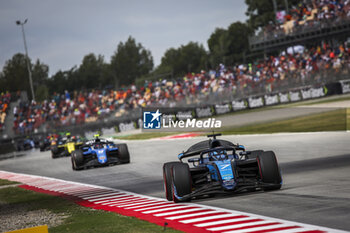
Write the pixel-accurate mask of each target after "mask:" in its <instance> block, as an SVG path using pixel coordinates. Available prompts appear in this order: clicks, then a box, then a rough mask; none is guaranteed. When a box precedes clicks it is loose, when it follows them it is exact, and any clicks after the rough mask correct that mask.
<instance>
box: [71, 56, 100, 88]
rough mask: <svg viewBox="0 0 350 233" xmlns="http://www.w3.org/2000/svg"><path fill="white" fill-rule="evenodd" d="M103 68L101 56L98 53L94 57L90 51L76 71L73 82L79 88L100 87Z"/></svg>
mask: <svg viewBox="0 0 350 233" xmlns="http://www.w3.org/2000/svg"><path fill="white" fill-rule="evenodd" d="M104 69H105V63H104V58H103V56H101V55H98V56H97V57H96V56H95V55H94V54H92V53H90V54H88V55H86V56H85V57H84V58H83V61H82V63H81V65H80V66H79V69H78V71H77V75H76V78H77V80H75V82H76V83H75V84H76V85H78V86H79V87H80V88H87V89H92V88H96V87H101V86H102V85H103V83H102V76H103V74H104ZM76 85H75V86H76Z"/></svg>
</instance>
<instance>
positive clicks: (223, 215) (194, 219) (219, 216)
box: [180, 214, 237, 223]
mask: <svg viewBox="0 0 350 233" xmlns="http://www.w3.org/2000/svg"><path fill="white" fill-rule="evenodd" d="M235 216H237V215H234V214H221V215H214V216H208V217H202V218H193V219H188V220H183V221H180V222H182V223H193V222H201V221H204V220H211V219H217V218H226V217H235Z"/></svg>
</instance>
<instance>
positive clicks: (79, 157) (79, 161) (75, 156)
mask: <svg viewBox="0 0 350 233" xmlns="http://www.w3.org/2000/svg"><path fill="white" fill-rule="evenodd" d="M71 160H72V169H73V170H81V166H82V165H83V164H84V158H83V153H82V152H81V151H80V150H75V151H73V152H72V157H71Z"/></svg>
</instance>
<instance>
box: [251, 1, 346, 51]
mask: <svg viewBox="0 0 350 233" xmlns="http://www.w3.org/2000/svg"><path fill="white" fill-rule="evenodd" d="M349 36H350V3H349V1H344V0H339V1H303V3H300V4H299V5H298V6H295V7H293V9H292V10H291V11H290V12H289V14H286V15H284V17H283V19H282V20H281V21H280V22H276V23H275V24H269V25H267V26H266V27H265V28H263V29H262V30H261V31H260V32H259V33H258V34H257V35H254V36H251V37H250V38H249V44H250V49H251V51H252V52H255V53H257V52H263V53H267V52H272V51H275V50H283V49H285V48H287V47H290V46H292V45H296V44H301V45H305V46H309V45H314V44H315V42H317V43H320V42H322V41H329V42H331V43H333V42H335V43H336V41H335V39H336V40H337V41H345V40H346V39H347V37H349Z"/></svg>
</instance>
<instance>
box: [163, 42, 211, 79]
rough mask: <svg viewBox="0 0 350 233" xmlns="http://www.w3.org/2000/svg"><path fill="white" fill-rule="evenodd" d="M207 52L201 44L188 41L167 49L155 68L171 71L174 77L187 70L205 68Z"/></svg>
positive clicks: (193, 70)
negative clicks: (185, 43) (177, 46)
mask: <svg viewBox="0 0 350 233" xmlns="http://www.w3.org/2000/svg"><path fill="white" fill-rule="evenodd" d="M207 63H208V54H207V52H206V51H205V49H204V47H203V45H199V44H198V43H196V42H189V43H188V44H187V45H182V46H180V47H179V48H177V49H175V48H170V49H168V50H167V51H166V52H165V53H164V55H163V57H162V60H161V64H160V66H159V67H158V68H157V70H162V71H168V72H173V74H174V75H175V76H176V77H179V76H182V75H184V74H186V73H188V72H199V71H200V70H202V69H206V68H207Z"/></svg>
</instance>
